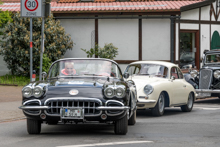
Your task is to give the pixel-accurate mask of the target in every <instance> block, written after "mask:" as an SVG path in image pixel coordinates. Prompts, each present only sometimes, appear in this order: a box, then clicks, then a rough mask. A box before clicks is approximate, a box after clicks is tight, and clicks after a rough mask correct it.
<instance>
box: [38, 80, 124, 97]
mask: <svg viewBox="0 0 220 147" xmlns="http://www.w3.org/2000/svg"><path fill="white" fill-rule="evenodd" d="M115 82H116V81H114V80H112V81H111V80H110V81H108V80H107V79H106V78H102V79H101V78H83V79H81V78H60V79H54V80H48V81H44V82H35V86H38V85H39V86H42V87H45V88H46V95H45V97H46V98H55V97H90V98H104V95H103V88H104V87H106V86H108V85H114V84H115ZM120 83H121V82H119V81H118V82H117V85H118V84H120Z"/></svg>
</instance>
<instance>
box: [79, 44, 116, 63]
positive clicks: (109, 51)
mask: <svg viewBox="0 0 220 147" xmlns="http://www.w3.org/2000/svg"><path fill="white" fill-rule="evenodd" d="M81 50H83V51H84V52H85V53H86V54H87V57H88V58H92V57H93V56H94V55H96V56H98V57H99V58H108V59H112V60H113V59H114V58H115V57H116V55H118V48H117V47H115V46H114V45H113V44H112V43H109V44H105V46H104V47H103V48H100V47H99V45H98V44H96V45H95V48H91V49H90V50H88V51H87V50H86V49H81Z"/></svg>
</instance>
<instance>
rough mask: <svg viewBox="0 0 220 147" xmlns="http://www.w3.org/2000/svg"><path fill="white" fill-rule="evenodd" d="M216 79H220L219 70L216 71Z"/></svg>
mask: <svg viewBox="0 0 220 147" xmlns="http://www.w3.org/2000/svg"><path fill="white" fill-rule="evenodd" d="M214 77H215V78H216V79H219V78H220V71H219V70H216V71H215V72H214Z"/></svg>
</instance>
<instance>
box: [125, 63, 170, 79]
mask: <svg viewBox="0 0 220 147" xmlns="http://www.w3.org/2000/svg"><path fill="white" fill-rule="evenodd" d="M167 71H168V68H167V67H165V66H163V65H158V64H133V65H129V66H128V67H127V68H126V71H125V72H128V73H129V74H130V75H133V74H135V75H150V76H157V77H163V78H166V77H167Z"/></svg>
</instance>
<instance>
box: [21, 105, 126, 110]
mask: <svg viewBox="0 0 220 147" xmlns="http://www.w3.org/2000/svg"><path fill="white" fill-rule="evenodd" d="M18 108H19V109H22V110H47V109H51V107H48V106H20V107H18ZM70 108H74V107H70ZM76 108H77V107H76ZM82 109H83V107H82ZM96 109H97V110H129V109H130V107H128V106H120V107H108V106H99V107H96Z"/></svg>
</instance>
